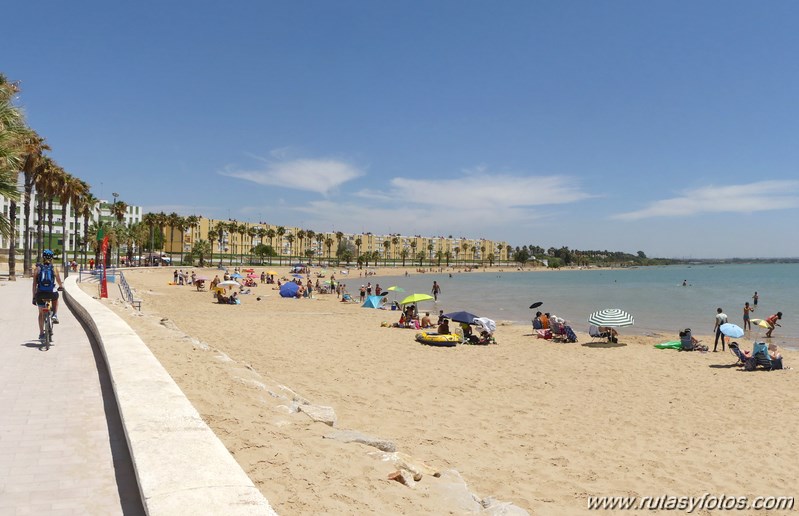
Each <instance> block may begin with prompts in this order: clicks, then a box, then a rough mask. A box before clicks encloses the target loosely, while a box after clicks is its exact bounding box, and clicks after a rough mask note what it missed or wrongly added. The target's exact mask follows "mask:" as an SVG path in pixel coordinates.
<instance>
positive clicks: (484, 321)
mask: <svg viewBox="0 0 799 516" xmlns="http://www.w3.org/2000/svg"><path fill="white" fill-rule="evenodd" d="M474 323H475V324H476V325H477V327H478V328H479V329H480V331H487V332H488V333H490V334H492V335H493V334H494V332H495V331H497V323H496V322H494V321H493V320H492V319H489V318H488V317H475V319H474Z"/></svg>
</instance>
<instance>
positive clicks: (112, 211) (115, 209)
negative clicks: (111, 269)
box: [111, 192, 119, 267]
mask: <svg viewBox="0 0 799 516" xmlns="http://www.w3.org/2000/svg"><path fill="white" fill-rule="evenodd" d="M111 195H113V196H114V204H113V205H112V207H111V221H112V223H113V220H114V219H115V218H116V216H117V197H119V194H118V193H116V192H111ZM117 267H119V240H118V239H117Z"/></svg>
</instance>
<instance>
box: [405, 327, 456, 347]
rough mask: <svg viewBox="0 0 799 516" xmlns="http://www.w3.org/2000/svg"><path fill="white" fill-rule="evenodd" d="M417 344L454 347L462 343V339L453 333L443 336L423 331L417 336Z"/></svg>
mask: <svg viewBox="0 0 799 516" xmlns="http://www.w3.org/2000/svg"><path fill="white" fill-rule="evenodd" d="M416 342H419V343H421V344H427V345H428V346H443V347H452V346H455V345H456V344H459V343H460V342H461V339H460V337H458V336H457V335H453V334H451V333H447V334H441V333H433V332H426V331H423V332H421V333H417V334H416Z"/></svg>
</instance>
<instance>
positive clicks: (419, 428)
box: [83, 266, 799, 514]
mask: <svg viewBox="0 0 799 516" xmlns="http://www.w3.org/2000/svg"><path fill="white" fill-rule="evenodd" d="M271 268H274V269H275V270H279V271H281V272H282V271H287V268H286V267H285V266H283V267H282V268H276V267H271ZM410 270H411V271H412V273H413V269H410ZM172 271H173V269H171V268H163V269H142V270H129V271H126V272H125V275H126V277H127V279H128V282H129V283H130V285H131V286H132V287H133V288H134V289H135V290H136V296H137V297H138V298H140V299H142V311H141V312H137V311H136V310H134V309H132V308H131V307H130V306H129V305H127V304H125V303H124V302H122V301H121V300H120V299H118V298H116V297H115V296H114V295H112V298H111V299H109V300H106V301H104V302H105V303H108V305H109V306H112V307H113V308H114V310H115V311H116V312H117V313H119V314H120V315H121V317H122V318H123V319H124V320H125V321H126V322H128V324H130V325H131V326H132V327H133V329H134V330H136V331H137V333H138V334H139V335H140V336H141V337H142V339H143V340H144V341H145V342H146V343H147V344H148V346H150V348H151V349H152V350H153V352H154V353H155V355H156V356H157V357H158V359H159V360H160V361H161V362H162V364H163V365H164V366H165V367H166V369H167V370H168V371H169V372H170V374H171V375H172V376H173V378H174V379H175V380H176V382H177V383H178V385H179V386H180V387H181V389H183V391H184V392H185V393H186V395H187V396H188V397H189V399H190V400H191V401H192V403H193V404H194V405H195V407H196V408H197V409H198V410H199V412H200V413H201V414H202V416H203V418H204V419H205V420H206V421H207V422H208V423H209V425H210V426H211V428H212V429H213V430H214V431H215V432H216V433H217V435H219V437H220V438H221V439H222V441H223V442H224V443H225V445H226V446H227V447H228V449H229V450H230V451H231V452H232V453H233V454H234V456H235V457H236V459H237V460H238V461H239V463H240V464H241V465H242V467H243V468H244V469H245V471H246V472H247V473H248V474H249V475H250V477H251V478H252V479H253V480H254V481H255V483H256V485H257V486H258V487H259V488H260V489H261V490H262V492H263V493H264V495H265V496H266V497H267V498H268V499H269V501H270V503H271V504H272V505H273V507H274V508H275V510H276V511H278V512H279V513H281V514H321V513H327V514H332V513H335V514H375V513H382V514H387V513H388V514H399V513H402V514H447V513H453V514H461V513H467V512H469V511H470V510H474V506H471V505H469V504H468V503H466V502H464V497H463V492H465V491H466V490H468V492H470V493H472V494H474V495H475V496H476V497H477V498H478V499H483V500H484V501H485V504H490V503H491V500H492V499H493V500H497V501H500V502H507V503H512V504H514V505H515V506H517V507H519V508H521V509H524V510H526V511H528V512H529V513H530V514H580V513H588V512H589V511H588V510H587V499H588V497H589V496H627V495H629V496H652V497H656V496H662V495H673V496H702V495H703V494H704V493H710V494H711V495H715V496H720V495H722V494H726V495H728V496H729V495H733V496H750V497H752V498H754V497H756V496H795V495H796V494H797V486H799V484H797V481H796V478H797V477H799V453H798V452H797V448H796V438H795V436H794V435H793V434H794V431H795V428H796V427H797V423H799V410H797V409H799V401H797V398H796V396H795V392H796V387H797V375H796V370H795V369H789V370H784V371H775V372H762V371H758V372H744V371H743V370H741V369H739V368H737V367H735V366H734V364H735V359H734V357H733V356H732V354H731V353H729V352H725V353H712V352H711V353H683V352H677V351H673V350H658V349H655V348H653V344H656V343H658V342H663V341H668V340H674V339H675V338H676V336H675V335H672V334H667V333H664V334H662V335H657V336H628V335H625V334H624V333H623V332H622V335H621V337H620V342H619V344H617V345H613V344H609V343H606V342H593V341H592V339H591V338H590V337H588V336H587V335H586V334H584V333H579V332H578V337H579V340H578V342H577V343H573V344H559V343H553V342H549V341H544V340H540V339H536V338H535V337H533V336H532V335H531V333H532V330H531V328H530V327H529V326H514V325H500V327H499V328H498V330H497V332H496V334H495V336H496V339H497V342H498V345H496V346H465V345H464V346H458V347H455V348H435V347H429V346H423V345H420V344H418V343H416V342H415V341H414V335H415V334H416V331H414V330H407V329H397V328H386V327H381V323H382V322H383V321H386V322H394V321H395V320H397V319H398V313H397V312H391V311H383V310H371V309H362V308H360V305H359V304H357V303H356V304H348V303H341V302H338V300H337V299H336V296H335V295H318V294H317V295H316V298H315V299H283V298H280V297H279V295H278V292H277V290H273V289H272V287H273V286H272V285H261V286H259V287H257V288H255V289H253V294H251V295H244V296H242V304H241V305H236V306H230V305H219V304H216V303H215V302H214V300H213V299H212V295H211V294H210V293H209V292H208V291H204V292H198V291H197V290H196V289H195V288H193V287H192V286H173V285H170V284H169V282H171V280H172ZM260 271H261V268H256V272H257V273H260ZM217 272H219V271H217V270H216V269H206V270H202V269H198V273H199V274H200V275H201V276H205V277H208V278H213V276H214V274H216V273H217ZM377 272H378V274H379V275H384V274H387V273H389V274H402V273H403V272H404V271H403V270H399V269H391V270H389V271H382V270H378V271H377ZM353 283H354V282H353ZM83 287H84V288H86V289H87V291H89V292H92V291H93V290H95V291H96V285H92V284H90V283H84V284H83ZM110 290H112V291H113V290H116V289H115V287H113V286H112V287H111V288H110ZM356 295H357V294H356ZM257 296H259V297H261V300H260V301H258V300H257V299H256V297H257ZM700 337H701V336H700ZM703 341H704V342H705V343H708V342H712V338H711V337H710V336H704V337H703ZM783 354H784V355H785V363H786V365H787V366H788V367H795V366H796V365H797V364H799V362H797V359H799V356H797V354H796V353H792V352H790V351H783ZM287 400H288V401H287ZM292 400H293V403H291V401H292ZM303 404H306V406H318V407H330V408H331V409H332V410H333V411H334V412H335V417H336V421H335V424H334V426H333V427H331V426H328V425H327V424H325V423H323V422H318V421H313V420H312V418H311V417H309V416H308V414H307V411H302V410H301V411H299V412H297V411H296V408H297V406H298V405H303ZM344 429H346V430H356V431H358V432H362V433H363V434H366V435H368V436H372V437H375V438H379V439H381V440H386V441H390V442H391V443H393V444H394V445H395V446H396V450H397V452H399V454H400V455H399V457H400V460H405V461H406V462H408V463H410V464H411V467H410V469H416V470H419V473H422V474H421V476H419V475H417V477H418V478H419V479H418V481H412V480H411V481H409V482H408V483H409V484H413V485H412V486H408V485H404V484H402V483H400V482H398V481H395V480H390V479H389V475H390V474H392V472H394V471H397V470H398V469H400V468H399V467H398V462H397V460H398V459H397V454H393V455H392V454H390V453H388V452H385V451H380V450H378V449H377V448H375V447H373V446H367V445H364V444H358V443H352V442H344V441H342V440H337V439H330V438H325V437H331V436H332V435H333V434H334V433H335V432H337V431H338V430H344ZM345 440H346V439H345ZM428 467H429V469H427V468H428ZM452 470H456V471H457V472H458V473H459V475H460V477H458V476H457V474H455V473H453V472H452ZM406 471H407V470H406ZM433 472H443V475H442V476H441V477H436V476H434V475H432V473H433ZM461 477H462V479H463V482H465V488H464V491H463V492H461V491H458V490H456V489H454V488H453V486H455V485H458V483H459V482H460V478H461ZM698 513H699V514H703V512H698Z"/></svg>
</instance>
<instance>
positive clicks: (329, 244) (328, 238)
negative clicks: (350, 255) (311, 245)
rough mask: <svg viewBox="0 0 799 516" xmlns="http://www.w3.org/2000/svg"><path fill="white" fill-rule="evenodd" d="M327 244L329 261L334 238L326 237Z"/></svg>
mask: <svg viewBox="0 0 799 516" xmlns="http://www.w3.org/2000/svg"><path fill="white" fill-rule="evenodd" d="M325 246H326V247H327V261H328V262H329V261H330V248H331V247H333V239H332V238H330V237H327V238H325Z"/></svg>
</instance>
